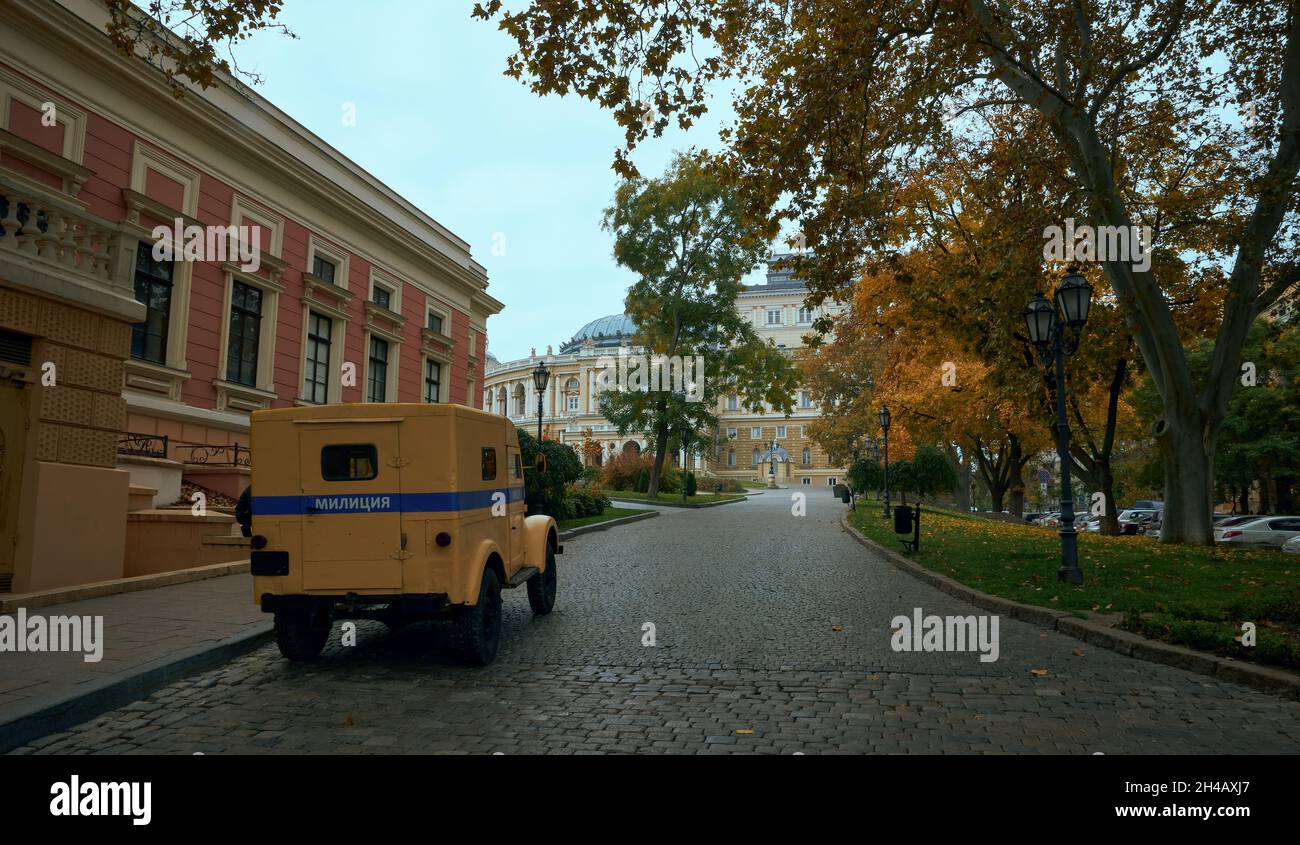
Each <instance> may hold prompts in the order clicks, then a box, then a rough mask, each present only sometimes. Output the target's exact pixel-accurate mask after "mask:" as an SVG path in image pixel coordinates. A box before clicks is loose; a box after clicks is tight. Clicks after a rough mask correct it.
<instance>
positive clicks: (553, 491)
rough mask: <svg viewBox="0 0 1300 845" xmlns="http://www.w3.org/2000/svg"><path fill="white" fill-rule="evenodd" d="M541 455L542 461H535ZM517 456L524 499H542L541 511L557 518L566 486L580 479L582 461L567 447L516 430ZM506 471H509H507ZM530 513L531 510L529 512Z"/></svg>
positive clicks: (521, 430)
mask: <svg viewBox="0 0 1300 845" xmlns="http://www.w3.org/2000/svg"><path fill="white" fill-rule="evenodd" d="M539 451H540V452H541V454H542V455H544V456H545V458H546V459H545V461H538V460H537V457H536V456H537V454H538V452H539ZM519 453H520V457H521V458H522V459H523V464H524V497H525V499H526V500H527V501H528V502H534V501H536V500H537V499H538V498H539V497H540V499H541V505H542V507H541V512H542V513H545V514H549V515H550V516H554V517H556V518H557V519H558V518H561V517H559V516H558V514H559V513H560V509H561V507H562V506H563V505H562V503H563V502H564V499H565V492H566V488H567V487H568V485H569V484H572V483H573V482H574V481H577V480H578V479H579V478H581V477H582V461H581V460H579V459H578V453H577V452H575V451H573V449H572V448H570V447H569V446H566V445H564V444H563V443H559V442H556V441H554V440H544V441H542V444H541V447H540V450H539V448H538V445H537V440H536V439H535V438H534V437H533V436H532V435H530V434H529V433H528V432H527V431H525V430H524V429H522V428H521V429H519ZM507 471H508V470H507ZM530 513H531V511H530ZM564 518H571V517H564Z"/></svg>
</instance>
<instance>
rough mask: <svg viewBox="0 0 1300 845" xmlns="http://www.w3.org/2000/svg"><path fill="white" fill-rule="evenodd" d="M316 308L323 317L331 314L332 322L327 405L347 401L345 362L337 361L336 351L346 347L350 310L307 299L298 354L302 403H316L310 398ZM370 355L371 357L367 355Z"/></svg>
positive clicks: (303, 312)
mask: <svg viewBox="0 0 1300 845" xmlns="http://www.w3.org/2000/svg"><path fill="white" fill-rule="evenodd" d="M313 311H316V312H318V313H320V315H321V316H323V317H329V318H330V321H331V325H330V360H329V367H328V368H327V370H326V372H327V373H328V376H327V377H326V383H325V394H326V396H325V399H326V404H330V405H332V404H334V403H335V402H341V401H343V362H342V361H338V360H336V359H337V358H338V356H337V355H336V354H335V353H336V352H339V351H341V350H342V349H343V343H344V340H345V339H346V338H347V336H348V334H347V326H348V315H347V312H346V311H341V310H339V309H337V308H331V307H329V306H327V305H321V304H320V303H319V302H304V303H303V306H302V340H301V345H300V346H299V349H300V350H301V352H300V354H299V355H298V404H299V405H315V404H316V403H315V402H312V401H311V400H309V399H308V398H307V395H306V394H307V334H308V332H309V331H310V329H311V312H313ZM367 357H368V356H367Z"/></svg>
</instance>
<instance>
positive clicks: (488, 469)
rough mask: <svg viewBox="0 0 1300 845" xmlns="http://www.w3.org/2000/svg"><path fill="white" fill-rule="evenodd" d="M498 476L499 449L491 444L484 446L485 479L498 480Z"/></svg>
mask: <svg viewBox="0 0 1300 845" xmlns="http://www.w3.org/2000/svg"><path fill="white" fill-rule="evenodd" d="M496 478H497V450H496V449H493V448H491V447H490V446H484V447H483V480H484V481H496Z"/></svg>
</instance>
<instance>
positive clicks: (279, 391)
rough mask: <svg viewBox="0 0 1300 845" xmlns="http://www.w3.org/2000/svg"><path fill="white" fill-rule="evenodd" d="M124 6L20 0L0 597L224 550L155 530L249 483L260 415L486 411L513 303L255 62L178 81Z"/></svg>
mask: <svg viewBox="0 0 1300 845" xmlns="http://www.w3.org/2000/svg"><path fill="white" fill-rule="evenodd" d="M107 19H108V16H107V12H106V11H105V10H104V8H103V6H102V4H100V3H98V2H95V0H61V2H58V3H41V4H27V3H5V4H0V31H3V32H5V37H4V38H3V39H0V197H3V199H0V231H2V233H3V237H0V453H2V454H3V461H2V462H0V463H2V465H3V469H0V593H2V592H5V591H7V590H12V591H13V592H26V591H30V590H40V589H47V588H51V587H56V586H60V585H66V584H75V583H86V582H91V581H101V580H109V579H114V578H121V577H123V576H124V575H127V576H129V575H138V574H145V573H147V572H152V571H160V570H161V569H168V568H170V569H178V568H183V567H186V566H191V565H194V564H195V563H201V562H214V561H211V560H204V559H202V558H203V557H204V556H205V555H207V552H205V553H203V554H200V555H199V558H200V559H199V560H172V561H171V564H173V565H170V566H169V565H168V561H167V560H166V559H165V555H162V554H161V553H160V552H159V550H160V549H166V548H168V546H167V544H168V542H172V541H171V540H167V539H160V538H163V534H164V533H167V532H162V529H154V528H150V527H149V526H151V525H153V523H160V524H162V523H166V527H167V529H168V531H170V534H167V536H168V537H171V536H172V535H175V536H176V537H180V536H181V535H184V536H185V537H189V538H191V539H192V538H196V537H201V536H206V535H205V534H204V532H207V533H208V534H211V533H212V532H213V531H214V530H215V531H216V532H217V533H222V532H225V523H224V522H222V520H225V519H226V518H225V517H220V518H219V519H217V521H216V523H215V524H216V528H215V529H214V528H213V527H212V526H211V525H207V524H206V523H203V522H202V521H196V522H192V523H186V522H185V514H188V513H189V510H188V509H186V510H185V511H184V512H171V513H170V514H168V513H160V512H159V511H158V509H159V508H160V507H162V506H165V505H168V504H172V503H173V502H175V501H176V500H177V498H179V494H180V484H181V481H182V479H184V480H185V481H189V482H191V483H195V484H198V485H201V486H203V487H205V488H207V489H209V490H214V491H219V492H223V493H227V494H232V495H237V494H238V492H239V491H240V490H241V489H242V487H243V486H244V484H245V483H246V481H245V479H246V476H247V472H248V467H247V464H248V460H249V458H248V452H247V446H248V413H249V412H250V411H252V410H255V409H259V408H269V407H283V406H286V405H290V404H304V403H332V402H364V401H389V402H393V401H397V402H424V401H433V402H457V403H463V404H466V405H470V406H472V407H480V406H481V405H482V366H483V361H484V356H485V350H486V342H487V340H486V330H485V329H486V323H487V318H488V316H489V315H491V314H494V313H497V312H498V311H500V310H501V308H502V305H501V303H500V302H498V301H497V300H495V299H494V298H492V297H491V296H490V295H489V294H488V293H487V275H486V272H485V270H484V268H483V267H482V266H480V265H479V264H478V263H476V262H475V261H474V260H473V258H471V256H470V250H469V245H468V244H467V243H466V242H465V241H463V240H461V239H460V238H458V237H456V236H455V235H454V234H452V233H451V232H449V231H448V230H447V229H445V228H444V227H443V226H441V225H439V224H438V222H437V221H435V220H434V219H432V218H431V217H429V216H428V215H427V214H425V213H423V212H422V211H420V210H419V209H418V208H416V207H415V206H413V205H412V204H411V203H409V202H408V201H406V200H404V199H403V198H402V197H401V196H399V195H398V194H397V193H395V192H394V191H393V190H391V189H390V188H388V187H387V186H385V185H383V184H382V183H380V182H379V181H378V180H376V179H375V178H374V177H373V176H371V175H370V174H368V173H366V172H365V171H364V170H362V169H361V168H359V167H358V166H357V165H356V164H354V163H353V162H351V161H349V160H348V159H347V158H345V157H344V156H343V155H342V154H340V153H339V152H338V151H336V150H334V149H332V148H331V147H329V146H328V145H326V144H325V143H324V142H323V141H322V140H321V139H320V138H318V137H316V136H315V135H313V134H312V133H311V132H310V131H309V130H307V129H306V128H305V127H303V126H301V125H300V124H298V123H296V122H295V121H294V120H293V119H292V118H290V117H289V116H288V115H286V114H284V113H283V112H281V111H280V110H278V109H277V108H276V107H275V106H274V105H272V104H271V103H269V102H267V101H266V100H264V99H262V98H261V97H259V96H258V95H257V94H256V93H254V92H252V91H250V90H249V89H248V88H246V87H245V86H243V85H240V84H239V83H237V82H235V81H234V80H231V79H222V80H221V81H220V82H219V84H218V85H216V86H214V87H212V88H210V89H208V90H206V91H200V90H197V89H195V90H192V91H191V92H190V93H189V94H188V95H187V96H185V97H184V98H181V99H176V98H174V97H173V96H172V95H171V93H170V92H169V90H168V89H167V86H166V85H165V84H164V82H163V78H162V76H161V74H159V73H158V72H157V71H155V70H154V69H153V68H151V67H150V66H149V65H148V64H146V63H145V62H144V61H141V60H128V59H125V58H123V57H122V56H121V55H119V54H118V53H116V52H115V51H114V49H113V47H112V45H111V44H110V43H109V41H108V39H107V37H106V36H105V35H104V25H105V23H106V22H107ZM160 226H161V227H163V228H165V229H166V230H168V231H171V232H180V233H181V235H182V243H181V244H175V246H176V247H177V252H178V254H177V255H176V256H175V257H174V260H165V259H164V260H158V259H157V256H156V255H155V253H154V245H155V242H156V240H157V239H156V238H155V227H160ZM186 227H197V228H196V229H191V230H190V232H191V233H194V232H198V233H201V234H202V236H203V237H202V238H201V241H202V246H203V250H202V252H201V253H200V254H191V256H190V258H189V260H186V258H185V256H184V253H183V249H182V247H183V246H184V242H185V240H186V234H187V233H186ZM174 237H175V236H174V235H172V236H168V237H164V238H162V240H163V242H164V243H167V244H170V243H171V241H172V240H174ZM241 248H242V251H243V254H244V255H245V256H249V255H253V256H255V260H253V261H244V260H241V257H240V252H241ZM150 491H152V492H150ZM129 512H130V514H131V516H130V517H128V513H129ZM70 526H77V530H74V531H70V530H68V529H69V527H70ZM151 532H152V533H151ZM159 532H162V533H159ZM227 533H228V532H227ZM182 545H183V544H182ZM151 550H152V551H151ZM221 554H222V551H220V550H218V551H214V552H212V554H211V555H207V556H208V557H211V556H216V557H220V555H221ZM225 554H226V555H227V556H228V557H229V558H230V559H233V558H237V557H239V556H240V555H239V551H238V550H235V553H234V554H230V552H229V550H226V551H225Z"/></svg>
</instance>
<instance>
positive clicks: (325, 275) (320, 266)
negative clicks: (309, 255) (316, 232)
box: [311, 255, 338, 285]
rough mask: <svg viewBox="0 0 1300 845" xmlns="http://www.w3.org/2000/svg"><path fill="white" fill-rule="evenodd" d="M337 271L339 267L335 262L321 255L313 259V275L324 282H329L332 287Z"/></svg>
mask: <svg viewBox="0 0 1300 845" xmlns="http://www.w3.org/2000/svg"><path fill="white" fill-rule="evenodd" d="M337 269H338V267H337V266H336V265H335V264H334V262H333V261H330V260H328V259H326V258H322V257H321V256H319V255H317V256H315V257H314V258H313V259H312V262H311V274H312V275H313V276H315V277H316V278H318V279H320V280H321V281H322V282H329V283H330V284H331V285H332V284H334V271H335V270H337Z"/></svg>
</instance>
